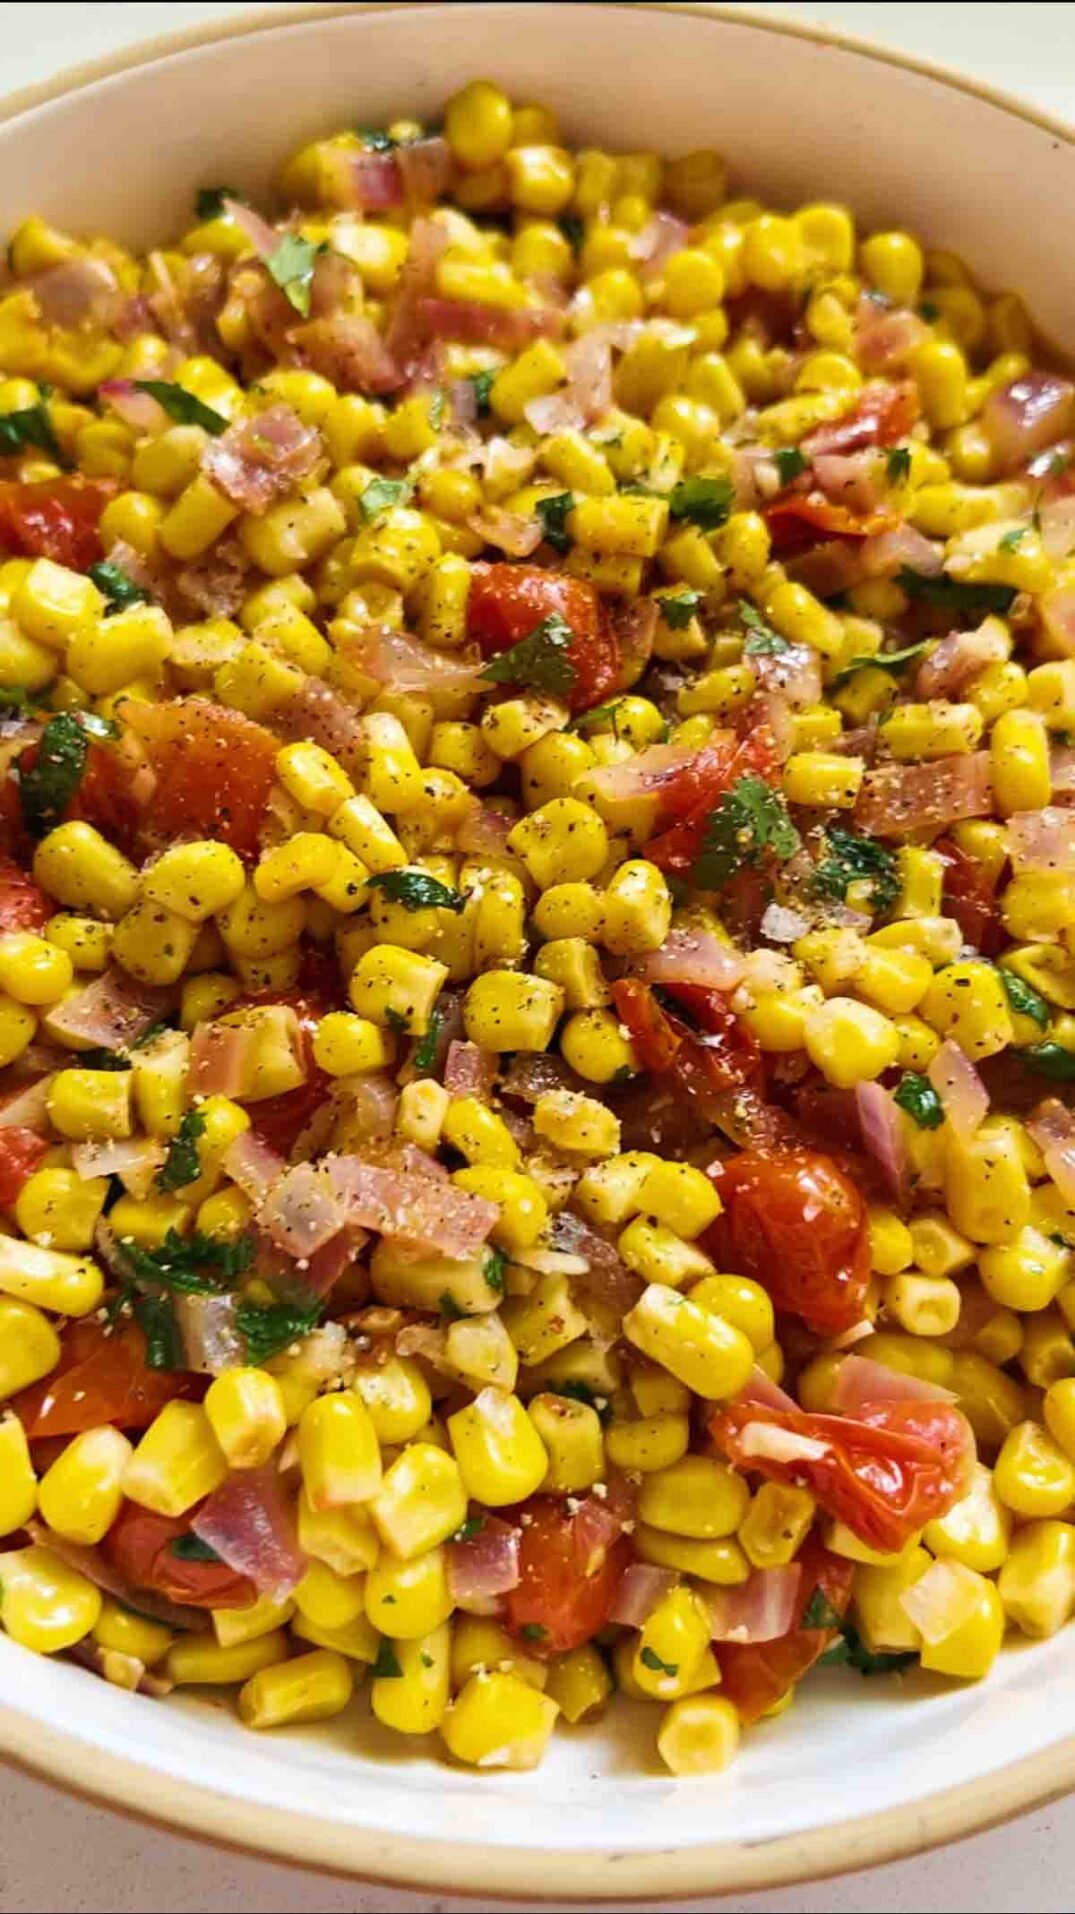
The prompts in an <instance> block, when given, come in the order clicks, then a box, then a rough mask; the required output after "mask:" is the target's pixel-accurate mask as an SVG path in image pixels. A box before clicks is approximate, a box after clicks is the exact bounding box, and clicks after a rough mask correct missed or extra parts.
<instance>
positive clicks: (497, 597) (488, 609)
mask: <svg viewBox="0 0 1075 1914" xmlns="http://www.w3.org/2000/svg"><path fill="white" fill-rule="evenodd" d="M554 615H558V616H559V617H561V618H562V619H563V620H564V623H565V624H567V625H570V627H571V630H572V632H573V633H574V638H573V640H572V643H571V645H570V647H569V649H568V652H567V656H568V658H569V659H570V662H571V664H572V665H573V666H574V669H575V683H574V685H573V687H572V690H571V694H570V697H569V699H568V702H569V704H570V706H571V709H572V711H588V710H589V709H590V708H591V706H593V705H595V704H600V702H601V700H602V698H607V697H609V696H610V694H611V693H612V692H613V691H615V689H616V687H617V684H618V682H619V675H620V659H619V648H618V646H617V644H616V640H615V638H614V636H613V632H612V625H611V622H610V620H609V618H608V616H607V614H606V612H605V609H604V607H603V605H602V603H601V600H600V598H599V597H598V595H597V593H596V591H595V590H594V588H593V586H592V585H587V584H585V583H584V582H583V580H582V579H579V578H568V577H566V576H565V574H564V573H563V572H547V571H542V569H541V567H540V566H538V565H500V564H496V565H487V564H477V565H472V566H471V568H470V597H469V599H468V601H467V631H468V633H469V634H470V636H471V637H472V638H476V639H477V641H478V645H479V647H480V649H481V654H482V657H483V658H495V657H496V655H497V653H498V652H501V651H507V650H508V649H509V648H510V647H511V646H512V645H517V644H518V643H519V642H520V640H521V639H523V638H525V637H527V636H528V634H529V633H530V632H532V631H533V629H534V627H535V625H540V623H541V621H542V619H543V618H550V617H552V616H554Z"/></svg>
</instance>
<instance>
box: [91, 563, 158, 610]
mask: <svg viewBox="0 0 1075 1914" xmlns="http://www.w3.org/2000/svg"><path fill="white" fill-rule="evenodd" d="M89 575H90V577H91V578H92V580H93V582H94V584H95V585H96V587H97V589H98V591H100V592H103V593H104V595H105V598H106V600H107V603H106V605H105V610H106V612H113V611H124V610H125V609H126V607H127V606H128V605H150V604H152V602H153V596H152V593H151V592H148V591H146V590H145V588H144V587H143V586H142V585H136V584H135V582H134V579H133V578H129V577H128V576H127V573H126V572H125V571H124V570H123V567H122V565H113V564H112V562H111V560H109V559H107V558H102V559H101V560H100V562H99V563H98V564H96V565H91V566H90V574H89Z"/></svg>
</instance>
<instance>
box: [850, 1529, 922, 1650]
mask: <svg viewBox="0 0 1075 1914" xmlns="http://www.w3.org/2000/svg"><path fill="white" fill-rule="evenodd" d="M929 1567H930V1557H929V1555H928V1554H927V1552H926V1550H925V1549H924V1548H921V1547H920V1546H919V1545H918V1544H917V1543H913V1542H912V1543H911V1544H910V1545H909V1546H908V1547H907V1548H905V1549H903V1550H902V1551H901V1553H900V1554H899V1555H898V1556H896V1557H895V1558H894V1559H892V1560H890V1561H888V1562H872V1563H863V1564H862V1566H861V1567H860V1568H858V1569H857V1570H856V1572H855V1619H856V1621H857V1623H858V1626H859V1629H860V1631H861V1634H862V1639H863V1641H864V1642H865V1643H866V1646H867V1648H868V1649H869V1650H870V1652H871V1654H883V1653H886V1652H890V1651H895V1652H896V1653H908V1652H912V1651H917V1650H918V1649H919V1648H920V1647H921V1642H922V1637H921V1635H920V1633H919V1631H918V1628H917V1627H916V1625H915V1624H914V1622H913V1621H912V1620H911V1617H910V1615H909V1614H908V1612H907V1610H906V1609H905V1608H904V1606H903V1602H902V1599H901V1598H902V1596H903V1595H904V1594H905V1593H906V1591H907V1590H908V1589H910V1588H913V1587H914V1586H915V1584H916V1583H917V1582H920V1581H921V1579H922V1577H923V1575H925V1573H926V1572H927V1570H928V1569H929Z"/></svg>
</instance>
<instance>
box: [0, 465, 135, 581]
mask: <svg viewBox="0 0 1075 1914" xmlns="http://www.w3.org/2000/svg"><path fill="white" fill-rule="evenodd" d="M115 490H116V481H115V480H114V479H87V478H82V477H74V478H55V479H42V480H41V481H40V482H39V483H38V484H36V485H20V484H18V483H17V482H16V481H14V480H10V479H8V480H5V481H4V483H3V484H0V546H6V547H8V548H9V550H11V551H13V552H19V553H24V554H25V555H26V557H28V558H51V559H53V560H54V562H55V563H56V564H57V565H67V566H69V567H70V569H71V570H72V571H75V572H87V571H89V568H90V566H91V565H95V564H96V563H97V560H98V559H99V558H101V557H103V555H104V554H103V553H102V550H101V540H100V535H99V533H98V530H97V526H98V522H99V520H100V517H101V513H102V512H103V511H104V508H105V506H106V505H107V504H108V501H109V499H110V498H111V497H112V494H113V493H114V492H115Z"/></svg>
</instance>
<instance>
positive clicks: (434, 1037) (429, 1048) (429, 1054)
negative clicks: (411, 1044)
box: [413, 1006, 444, 1070]
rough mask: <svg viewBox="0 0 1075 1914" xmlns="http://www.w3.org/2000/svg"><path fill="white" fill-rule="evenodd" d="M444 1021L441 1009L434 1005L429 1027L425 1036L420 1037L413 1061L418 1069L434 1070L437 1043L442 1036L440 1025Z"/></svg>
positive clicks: (430, 1014)
mask: <svg viewBox="0 0 1075 1914" xmlns="http://www.w3.org/2000/svg"><path fill="white" fill-rule="evenodd" d="M443 1022H444V1018H443V1015H442V1013H441V1011H440V1010H438V1009H437V1008H436V1006H434V1008H433V1009H432V1010H431V1011H430V1013H429V1028H428V1030H427V1031H426V1033H425V1035H424V1037H420V1038H419V1040H418V1044H417V1047H416V1049H415V1052H414V1059H413V1061H414V1067H415V1069H416V1070H432V1068H433V1065H434V1064H435V1063H436V1061H437V1043H438V1041H439V1038H440V1027H441V1024H442V1023H443Z"/></svg>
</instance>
